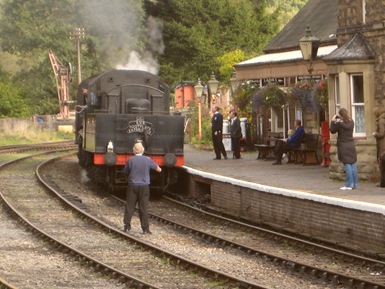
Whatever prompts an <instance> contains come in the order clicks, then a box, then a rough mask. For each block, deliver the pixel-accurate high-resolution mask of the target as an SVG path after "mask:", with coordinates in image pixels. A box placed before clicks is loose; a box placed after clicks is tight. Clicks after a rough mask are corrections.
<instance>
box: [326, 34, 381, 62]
mask: <svg viewBox="0 0 385 289" xmlns="http://www.w3.org/2000/svg"><path fill="white" fill-rule="evenodd" d="M374 57H375V54H374V52H373V50H372V49H371V48H370V46H369V44H368V42H367V41H366V40H365V38H364V37H363V36H362V34H361V33H357V34H356V35H354V37H353V38H352V39H351V40H350V41H348V42H346V43H345V44H344V45H342V46H340V47H339V48H337V49H336V50H334V51H333V52H332V53H330V54H329V55H327V56H325V57H324V58H323V59H324V60H349V59H351V60H352V59H354V60H364V59H374Z"/></svg>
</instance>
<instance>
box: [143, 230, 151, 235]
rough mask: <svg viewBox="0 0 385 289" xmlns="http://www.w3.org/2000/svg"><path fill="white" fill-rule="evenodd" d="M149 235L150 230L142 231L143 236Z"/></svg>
mask: <svg viewBox="0 0 385 289" xmlns="http://www.w3.org/2000/svg"><path fill="white" fill-rule="evenodd" d="M146 234H147V235H151V234H152V233H151V231H150V230H144V231H143V235H146Z"/></svg>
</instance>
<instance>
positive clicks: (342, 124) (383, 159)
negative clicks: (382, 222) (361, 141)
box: [211, 106, 385, 190]
mask: <svg viewBox="0 0 385 289" xmlns="http://www.w3.org/2000/svg"><path fill="white" fill-rule="evenodd" d="M378 118H379V115H378ZM377 123H378V125H377V126H378V129H377V132H375V133H374V134H373V135H374V137H376V138H378V139H384V141H383V142H382V143H381V144H382V150H380V156H379V159H380V167H381V168H382V169H381V172H383V171H384V170H385V138H384V137H385V111H383V112H382V118H381V119H380V118H379V119H378V121H377ZM211 125H212V140H213V146H214V152H215V157H214V160H220V159H221V157H222V155H223V158H224V159H227V158H228V157H227V152H226V150H225V147H224V145H223V142H222V140H223V116H222V114H221V113H220V112H219V107H218V106H214V107H213V115H212V118H211ZM294 126H295V130H294V132H293V134H292V135H291V136H290V137H289V138H287V139H280V140H278V141H277V143H276V145H275V148H274V155H275V158H276V160H275V162H274V163H273V165H282V156H283V154H284V153H285V152H287V151H288V150H289V149H291V148H298V147H299V146H300V145H301V142H302V139H303V137H304V136H305V130H304V128H303V126H302V122H301V120H299V119H297V120H295V122H294ZM353 131H354V121H353V119H352V118H351V117H350V116H349V114H348V111H347V110H346V109H345V108H341V109H340V110H339V112H338V114H337V115H334V116H333V118H332V120H331V123H330V132H331V133H332V134H335V133H337V150H338V160H339V161H340V162H342V163H343V165H344V169H345V172H346V179H345V185H344V186H343V187H341V188H340V189H341V190H353V189H357V187H358V172H357V152H356V148H355V144H354V138H353ZM230 136H231V150H232V151H233V158H235V159H239V158H241V154H240V139H241V137H242V131H241V125H240V120H239V118H238V117H237V112H236V111H235V110H234V109H231V111H230ZM383 175H384V174H383V173H382V176H383ZM380 186H381V187H385V176H384V177H381V183H380Z"/></svg>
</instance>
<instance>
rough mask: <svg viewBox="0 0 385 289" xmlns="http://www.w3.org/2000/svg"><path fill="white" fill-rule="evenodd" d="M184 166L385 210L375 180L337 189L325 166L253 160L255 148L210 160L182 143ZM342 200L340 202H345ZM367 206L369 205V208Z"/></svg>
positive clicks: (210, 156)
mask: <svg viewBox="0 0 385 289" xmlns="http://www.w3.org/2000/svg"><path fill="white" fill-rule="evenodd" d="M184 151H185V167H188V168H192V169H196V170H200V171H204V172H207V173H212V174H217V175H220V176H224V177H229V178H234V179H237V180H242V181H246V182H251V183H255V184H260V185H265V186H272V187H275V188H277V190H279V189H282V190H285V189H288V190H293V191H296V192H301V193H307V194H314V195H317V197H316V196H314V197H315V200H317V199H319V198H320V197H322V196H325V197H332V198H338V199H341V200H345V201H353V202H352V203H355V205H357V204H358V203H367V204H365V207H366V208H368V207H369V208H370V207H371V206H370V204H373V211H383V212H385V188H379V187H376V184H375V183H370V182H363V181H360V182H359V186H358V189H357V190H348V191H343V190H340V187H343V186H344V182H342V181H336V180H332V179H330V178H329V168H327V167H323V166H320V165H312V166H302V165H300V164H283V165H272V163H273V161H274V160H257V159H256V153H255V152H244V153H242V159H232V158H231V157H232V152H229V153H228V156H229V158H228V159H227V160H225V159H222V160H213V157H214V156H215V155H214V152H213V151H208V150H199V149H196V148H194V147H192V146H191V145H185V148H184ZM345 201H344V203H346V202H345ZM369 210H370V209H369Z"/></svg>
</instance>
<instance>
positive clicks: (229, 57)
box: [218, 49, 246, 82]
mask: <svg viewBox="0 0 385 289" xmlns="http://www.w3.org/2000/svg"><path fill="white" fill-rule="evenodd" d="M245 59H246V56H245V53H244V51H242V50H240V49H236V50H234V51H230V52H227V53H225V54H223V55H221V56H219V57H218V62H219V64H220V67H219V76H220V78H221V79H225V80H227V82H228V80H230V78H231V76H232V74H233V71H234V68H233V66H234V64H235V63H239V62H241V61H243V60H245Z"/></svg>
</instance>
